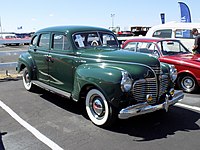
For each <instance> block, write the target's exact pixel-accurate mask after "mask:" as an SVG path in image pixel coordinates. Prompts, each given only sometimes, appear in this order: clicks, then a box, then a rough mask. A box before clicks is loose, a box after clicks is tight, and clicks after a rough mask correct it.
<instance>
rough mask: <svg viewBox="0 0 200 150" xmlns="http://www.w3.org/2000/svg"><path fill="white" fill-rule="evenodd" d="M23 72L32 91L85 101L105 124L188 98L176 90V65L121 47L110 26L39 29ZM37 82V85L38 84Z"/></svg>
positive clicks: (95, 120)
mask: <svg viewBox="0 0 200 150" xmlns="http://www.w3.org/2000/svg"><path fill="white" fill-rule="evenodd" d="M17 70H18V72H20V71H22V70H23V84H24V87H25V89H26V90H28V91H31V90H33V89H34V88H36V87H37V86H40V87H43V88H45V89H48V90H49V91H52V92H55V93H58V94H60V95H62V96H65V97H68V98H70V99H72V100H74V101H77V102H78V101H81V102H84V104H85V109H86V112H87V114H88V116H89V118H90V119H91V121H92V122H93V123H94V124H95V125H97V126H101V127H106V126H110V125H112V123H113V122H114V121H115V120H116V119H117V118H120V119H127V118H129V117H133V116H136V115H141V114H145V113H150V112H153V111H156V110H160V109H164V110H166V111H167V110H168V107H169V106H171V105H173V104H175V103H176V102H178V101H179V100H181V99H182V98H183V96H184V95H183V92H182V91H175V90H174V81H175V79H176V75H177V74H176V69H175V67H174V66H173V65H168V64H163V63H160V62H159V61H158V59H156V58H154V57H151V56H148V55H144V54H139V53H135V52H130V51H124V50H120V46H119V43H118V41H117V38H116V36H115V35H114V34H113V32H111V31H110V30H107V29H103V28H98V27H87V26H60V27H49V28H45V29H41V30H39V31H37V32H36V33H35V34H34V35H33V37H32V40H31V44H30V47H29V49H28V52H27V53H24V54H22V55H21V56H20V57H19V61H18V66H17ZM35 85H37V86H35Z"/></svg>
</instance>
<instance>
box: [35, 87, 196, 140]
mask: <svg viewBox="0 0 200 150" xmlns="http://www.w3.org/2000/svg"><path fill="white" fill-rule="evenodd" d="M39 93H42V94H41V97H42V98H43V99H45V100H47V101H49V102H51V103H53V104H55V105H56V106H58V107H60V108H62V109H64V110H66V111H69V112H72V113H75V114H78V115H83V116H84V117H85V118H86V119H88V117H87V115H86V114H85V113H86V112H85V107H84V106H83V105H80V104H79V103H76V102H74V101H72V100H70V99H67V98H63V97H60V96H58V95H56V94H52V93H50V92H48V91H44V90H43V91H40V92H39ZM197 122H199V123H200V113H197V112H195V111H190V110H187V109H184V108H180V107H176V106H173V107H170V108H169V112H168V113H166V112H164V111H157V112H153V113H150V114H146V115H141V116H136V117H133V118H130V119H127V120H117V122H116V124H114V126H112V127H111V128H109V129H105V130H109V131H112V132H117V133H122V134H127V135H130V136H132V137H133V140H134V141H137V142H142V141H151V140H155V139H162V138H167V137H168V136H171V135H174V134H176V132H178V131H183V132H190V131H192V130H200V126H199V125H198V124H197Z"/></svg>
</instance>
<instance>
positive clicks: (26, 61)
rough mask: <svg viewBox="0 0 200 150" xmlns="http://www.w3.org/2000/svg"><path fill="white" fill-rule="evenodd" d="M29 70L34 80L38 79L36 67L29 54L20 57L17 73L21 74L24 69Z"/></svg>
mask: <svg viewBox="0 0 200 150" xmlns="http://www.w3.org/2000/svg"><path fill="white" fill-rule="evenodd" d="M25 67H26V68H27V69H28V71H29V76H30V77H31V78H32V79H33V78H35V77H36V74H35V70H36V66H35V63H34V60H33V58H32V56H31V55H30V54H29V53H28V52H27V53H23V54H21V55H20V56H19V59H18V64H17V68H16V70H17V72H18V73H20V72H21V71H22V70H23V69H24V68H25Z"/></svg>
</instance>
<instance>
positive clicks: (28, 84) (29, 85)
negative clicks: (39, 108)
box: [22, 68, 34, 91]
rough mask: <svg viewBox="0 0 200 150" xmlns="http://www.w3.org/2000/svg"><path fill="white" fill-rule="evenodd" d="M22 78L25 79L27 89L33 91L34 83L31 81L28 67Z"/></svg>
mask: <svg viewBox="0 0 200 150" xmlns="http://www.w3.org/2000/svg"><path fill="white" fill-rule="evenodd" d="M22 80H23V84H24V87H25V89H26V90H27V91H32V90H33V89H34V85H33V83H32V81H31V78H30V74H29V72H28V69H27V68H24V70H23V76H22Z"/></svg>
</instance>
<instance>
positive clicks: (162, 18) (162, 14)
mask: <svg viewBox="0 0 200 150" xmlns="http://www.w3.org/2000/svg"><path fill="white" fill-rule="evenodd" d="M160 18H161V22H162V24H165V14H164V13H161V14H160Z"/></svg>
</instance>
